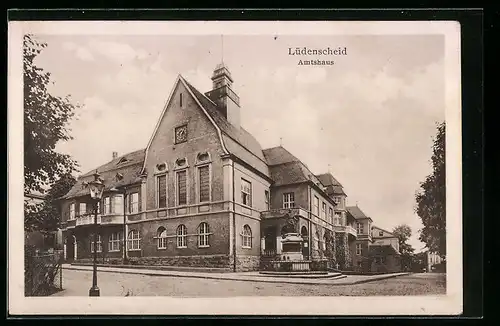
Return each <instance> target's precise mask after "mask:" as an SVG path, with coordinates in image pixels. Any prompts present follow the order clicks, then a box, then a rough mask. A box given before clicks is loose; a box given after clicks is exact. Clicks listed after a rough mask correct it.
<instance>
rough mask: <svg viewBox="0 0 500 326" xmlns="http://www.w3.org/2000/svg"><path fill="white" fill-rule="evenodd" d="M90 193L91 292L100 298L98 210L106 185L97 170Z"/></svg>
mask: <svg viewBox="0 0 500 326" xmlns="http://www.w3.org/2000/svg"><path fill="white" fill-rule="evenodd" d="M87 187H88V188H89V191H90V197H91V198H92V199H93V200H94V269H93V274H92V287H91V288H90V290H89V296H90V297H98V296H100V290H99V288H98V287H97V231H98V227H97V213H98V212H97V210H98V203H99V200H100V199H101V198H102V193H103V191H104V184H103V183H102V180H101V178H100V175H99V173H98V172H97V170H96V171H95V173H94V180H92V181H90V182H89V183H88V184H87Z"/></svg>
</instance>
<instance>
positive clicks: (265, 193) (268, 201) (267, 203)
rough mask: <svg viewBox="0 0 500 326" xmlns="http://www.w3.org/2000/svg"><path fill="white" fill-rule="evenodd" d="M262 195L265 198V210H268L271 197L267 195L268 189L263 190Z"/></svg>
mask: <svg viewBox="0 0 500 326" xmlns="http://www.w3.org/2000/svg"><path fill="white" fill-rule="evenodd" d="M264 197H266V198H265V200H266V210H270V209H271V206H270V204H269V203H270V201H271V198H270V197H269V190H264Z"/></svg>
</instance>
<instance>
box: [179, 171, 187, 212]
mask: <svg viewBox="0 0 500 326" xmlns="http://www.w3.org/2000/svg"><path fill="white" fill-rule="evenodd" d="M177 205H179V206H180V205H187V171H186V170H184V171H179V172H177Z"/></svg>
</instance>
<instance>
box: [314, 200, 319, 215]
mask: <svg viewBox="0 0 500 326" xmlns="http://www.w3.org/2000/svg"><path fill="white" fill-rule="evenodd" d="M313 214H314V215H316V216H319V198H318V196H314V202H313Z"/></svg>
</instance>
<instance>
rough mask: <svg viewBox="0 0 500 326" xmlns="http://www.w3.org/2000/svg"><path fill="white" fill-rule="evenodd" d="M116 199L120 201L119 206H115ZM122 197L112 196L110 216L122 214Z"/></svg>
mask: <svg viewBox="0 0 500 326" xmlns="http://www.w3.org/2000/svg"><path fill="white" fill-rule="evenodd" d="M118 199H119V200H120V203H121V204H120V206H118V205H117V201H118ZM124 204H125V203H124V202H123V195H121V194H120V195H115V196H113V200H112V201H111V214H123V205H124Z"/></svg>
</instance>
